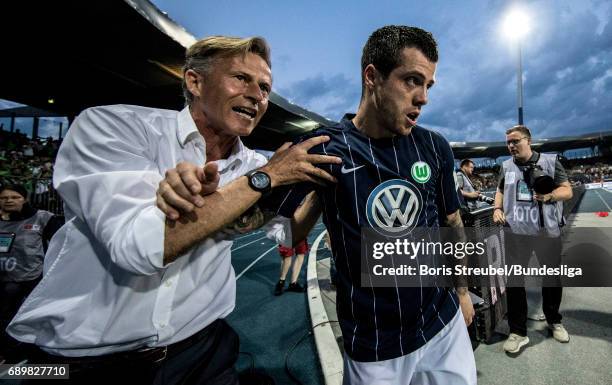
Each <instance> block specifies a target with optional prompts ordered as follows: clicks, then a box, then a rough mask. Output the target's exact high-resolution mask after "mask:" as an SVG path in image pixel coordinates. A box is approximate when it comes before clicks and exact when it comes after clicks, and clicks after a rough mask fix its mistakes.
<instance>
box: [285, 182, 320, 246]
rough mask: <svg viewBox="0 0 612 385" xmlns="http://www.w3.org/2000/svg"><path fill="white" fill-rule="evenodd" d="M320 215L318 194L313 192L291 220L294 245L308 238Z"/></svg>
mask: <svg viewBox="0 0 612 385" xmlns="http://www.w3.org/2000/svg"><path fill="white" fill-rule="evenodd" d="M320 215H321V204H320V202H319V198H318V197H317V193H316V192H314V191H313V192H311V193H310V194H308V195H307V196H306V198H305V199H304V202H303V203H302V205H301V206H300V207H299V208H298V209H297V210H296V211H295V214H294V215H293V218H291V235H292V237H291V238H292V243H293V244H294V245H295V244H296V243H298V242H300V241H301V240H303V239H304V238H306V237H307V236H308V233H310V230H312V227H313V226H314V225H315V223H317V220H318V219H319V216H320Z"/></svg>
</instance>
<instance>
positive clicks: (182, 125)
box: [176, 106, 203, 147]
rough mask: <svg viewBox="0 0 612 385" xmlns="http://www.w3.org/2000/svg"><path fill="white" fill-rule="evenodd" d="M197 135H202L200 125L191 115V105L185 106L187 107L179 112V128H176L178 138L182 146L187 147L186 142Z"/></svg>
mask: <svg viewBox="0 0 612 385" xmlns="http://www.w3.org/2000/svg"><path fill="white" fill-rule="evenodd" d="M197 135H200V132H199V131H198V127H197V126H196V124H195V122H194V120H193V117H192V116H191V112H189V106H185V108H183V109H182V110H181V111H180V112H179V113H178V129H177V130H176V139H177V140H178V142H179V144H180V145H181V147H185V144H186V143H187V142H188V141H189V140H191V139H193V138H194V137H195V136H197ZM200 136H201V135H200ZM202 139H203V138H202Z"/></svg>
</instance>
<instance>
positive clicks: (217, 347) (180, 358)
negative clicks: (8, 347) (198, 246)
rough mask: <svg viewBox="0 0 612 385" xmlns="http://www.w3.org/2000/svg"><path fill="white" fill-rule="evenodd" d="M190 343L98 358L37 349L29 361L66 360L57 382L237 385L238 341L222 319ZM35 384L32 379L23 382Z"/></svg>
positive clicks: (197, 335) (49, 361)
mask: <svg viewBox="0 0 612 385" xmlns="http://www.w3.org/2000/svg"><path fill="white" fill-rule="evenodd" d="M192 338H193V339H194V341H193V343H192V344H191V341H190V343H189V344H187V346H185V343H181V342H179V343H177V344H174V345H169V346H168V347H167V353H166V354H164V355H161V356H160V355H159V354H154V355H151V356H147V355H146V354H145V355H143V354H137V358H134V353H133V352H126V353H116V354H111V355H106V356H99V357H72V358H65V357H58V356H54V355H50V354H47V353H45V352H43V351H41V350H40V349H36V352H35V353H34V354H33V355H32V358H31V359H30V360H28V363H41V364H43V363H68V364H69V373H70V380H57V381H56V383H57V384H110V385H114V384H123V383H127V384H130V385H132V384H142V385H145V384H146V385H150V384H154V385H179V384H190V385H191V384H207V385H226V384H228V385H229V384H231V385H237V384H238V373H237V372H236V370H235V368H234V364H235V363H236V360H237V359H238V351H239V346H238V345H239V340H238V335H237V334H236V332H235V331H234V330H233V329H232V328H231V327H230V326H229V325H228V324H227V322H225V321H224V320H217V321H215V322H213V323H212V324H211V325H209V326H207V327H206V328H205V329H203V330H202V331H200V332H198V333H197V334H196V335H195V337H192ZM24 383H26V384H33V385H36V384H38V383H39V382H38V381H36V380H31V381H30V382H27V381H26V382H24Z"/></svg>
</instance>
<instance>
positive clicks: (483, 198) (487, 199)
mask: <svg viewBox="0 0 612 385" xmlns="http://www.w3.org/2000/svg"><path fill="white" fill-rule="evenodd" d="M476 199H478V200H479V201H481V202H484V203H488V204H490V205H492V204H493V203H495V199H493V198H491V197H488V196H486V195H484V194H480V195H478V198H476Z"/></svg>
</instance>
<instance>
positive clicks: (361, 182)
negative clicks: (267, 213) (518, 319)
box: [266, 119, 459, 361]
mask: <svg viewBox="0 0 612 385" xmlns="http://www.w3.org/2000/svg"><path fill="white" fill-rule="evenodd" d="M318 135H329V136H330V138H331V140H330V141H329V142H327V143H323V144H321V145H318V146H315V147H313V148H312V149H311V150H310V152H311V153H318V154H328V155H336V156H339V157H341V158H342V160H343V162H342V164H333V165H330V164H325V165H321V166H320V167H321V168H323V169H324V170H326V171H328V172H329V173H331V174H332V175H333V176H334V177H336V178H337V179H338V183H337V184H329V185H327V186H324V187H322V186H318V185H314V184H309V183H301V184H297V185H292V186H288V187H284V188H281V189H277V190H275V191H274V192H273V194H272V195H271V196H270V197H269V198H268V199H266V202H275V207H276V208H277V210H278V213H279V214H281V215H283V216H286V217H291V216H292V215H293V212H294V211H295V209H296V208H297V207H298V205H299V204H300V203H301V201H302V200H303V198H304V197H305V196H306V194H308V193H309V192H310V191H312V190H316V191H317V194H318V197H319V199H320V201H321V203H322V206H323V221H324V223H325V225H326V227H327V229H328V231H329V233H330V238H331V241H332V251H333V257H334V258H335V263H336V268H337V271H338V279H337V284H336V287H337V298H336V301H337V312H338V320H339V322H340V327H341V329H342V334H343V337H344V348H345V351H346V353H347V354H348V355H349V356H350V357H351V358H352V359H354V360H356V361H381V360H387V359H392V358H396V357H400V356H402V355H405V354H408V353H410V352H413V351H415V350H416V349H418V348H419V347H421V346H423V345H424V344H426V343H427V341H428V340H430V339H431V338H433V337H434V336H435V335H436V334H437V333H438V332H439V331H440V330H441V329H442V328H443V327H444V326H445V325H446V324H447V323H448V322H449V321H450V320H451V319H452V318H453V316H454V315H455V314H456V312H457V309H458V305H459V301H458V298H457V297H456V295H455V293H454V290H453V289H450V288H443V287H420V288H419V287H416V288H415V287H397V285H396V287H391V288H380V287H376V288H371V287H362V286H361V283H360V278H361V276H360V274H361V262H360V261H361V260H360V258H361V228H362V227H385V228H389V227H398V228H400V227H402V228H414V227H416V226H419V227H438V226H439V224H440V219H441V218H445V216H446V215H447V214H451V213H454V212H455V211H456V210H457V209H458V208H459V200H458V197H457V191H456V189H455V182H454V176H453V171H454V159H453V153H452V150H451V148H450V145H449V143H448V142H447V141H446V139H444V138H443V137H442V136H441V135H439V134H438V133H436V132H432V131H430V130H427V129H425V128H422V127H419V126H416V127H414V128H413V129H412V132H411V134H410V135H407V136H395V137H393V138H384V139H373V138H369V137H367V136H365V135H363V134H362V133H360V132H359V131H358V130H357V129H356V128H355V126H354V125H353V123H352V122H351V120H349V119H344V120H342V121H341V122H340V123H338V124H337V125H335V126H331V127H325V128H321V129H318V130H316V131H315V132H313V133H311V134H308V135H307V136H305V137H303V138H301V140H305V139H307V138H309V137H312V136H318ZM393 208H395V210H394V209H393Z"/></svg>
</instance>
